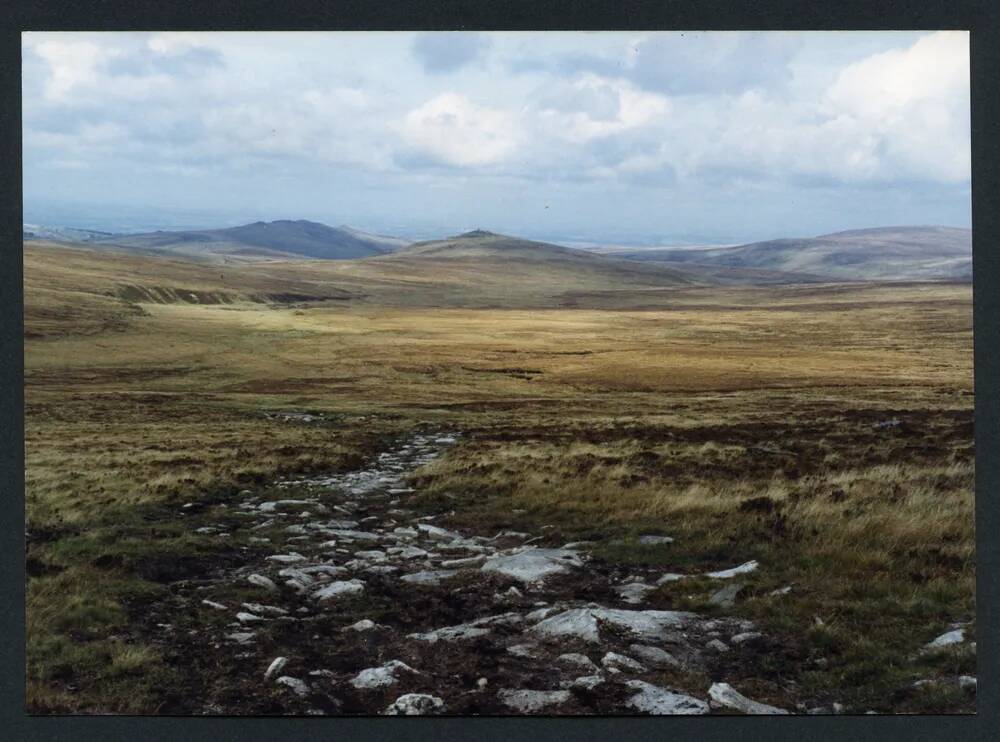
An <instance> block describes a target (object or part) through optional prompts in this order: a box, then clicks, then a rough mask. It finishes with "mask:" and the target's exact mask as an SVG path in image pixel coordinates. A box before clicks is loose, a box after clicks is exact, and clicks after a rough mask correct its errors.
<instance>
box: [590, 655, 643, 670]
mask: <svg viewBox="0 0 1000 742" xmlns="http://www.w3.org/2000/svg"><path fill="white" fill-rule="evenodd" d="M601 664H602V665H604V667H606V668H608V669H609V670H621V671H622V672H646V668H645V667H643V666H642V664H640V663H639V662H636V661H635V660H634V659H632V658H631V657H627V656H626V655H624V654H618V653H617V652H608V653H607V654H605V655H604V656H603V657H601Z"/></svg>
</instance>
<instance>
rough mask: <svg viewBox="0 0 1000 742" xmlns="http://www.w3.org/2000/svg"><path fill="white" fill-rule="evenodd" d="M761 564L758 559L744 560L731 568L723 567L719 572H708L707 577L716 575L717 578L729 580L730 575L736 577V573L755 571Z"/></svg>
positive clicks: (743, 573) (742, 573)
mask: <svg viewBox="0 0 1000 742" xmlns="http://www.w3.org/2000/svg"><path fill="white" fill-rule="evenodd" d="M759 566H760V565H759V564H758V563H757V560H756V559H752V560H750V561H749V562H744V563H743V564H740V565H738V566H736V567H732V568H730V569H723V570H720V571H718V572H706V573H705V577H714V578H715V579H717V580H728V579H729V578H730V577H736V575H745V574H747V573H748V572H753V571H754V570H756V569H757V567H759Z"/></svg>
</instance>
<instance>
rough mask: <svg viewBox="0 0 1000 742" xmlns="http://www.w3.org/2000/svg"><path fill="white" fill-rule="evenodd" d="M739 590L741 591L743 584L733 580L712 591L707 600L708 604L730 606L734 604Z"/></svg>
mask: <svg viewBox="0 0 1000 742" xmlns="http://www.w3.org/2000/svg"><path fill="white" fill-rule="evenodd" d="M741 592H743V585H742V584H741V583H739V582H734V583H733V584H731V585H726V586H725V587H724V588H722V589H720V590H716V591H715V592H714V593H712V595H711V596H710V597H709V599H708V602H709V604H710V605H717V606H719V607H720V608H732V607H733V606H734V605H736V598H737V597H738V596H739V594H740V593H741Z"/></svg>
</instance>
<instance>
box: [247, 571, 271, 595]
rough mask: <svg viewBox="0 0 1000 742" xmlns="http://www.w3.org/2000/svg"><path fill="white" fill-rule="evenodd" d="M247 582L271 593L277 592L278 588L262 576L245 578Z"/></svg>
mask: <svg viewBox="0 0 1000 742" xmlns="http://www.w3.org/2000/svg"><path fill="white" fill-rule="evenodd" d="M247 582H249V583H250V584H251V585H256V586H257V587H262V588H264V589H265V590H270V591H271V592H277V590H278V586H277V585H275V584H274V581H273V580H272V579H270V578H269V577H265V576H264V575H249V576H248V577H247Z"/></svg>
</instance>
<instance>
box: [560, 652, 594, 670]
mask: <svg viewBox="0 0 1000 742" xmlns="http://www.w3.org/2000/svg"><path fill="white" fill-rule="evenodd" d="M556 662H558V663H559V664H561V665H568V666H569V667H573V668H576V669H577V670H597V665H595V664H594V663H593V662H592V661H591V659H590V657H588V656H587V655H585V654H579V653H578V652H569V653H567V654H561V655H559V656H558V657H556Z"/></svg>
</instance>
